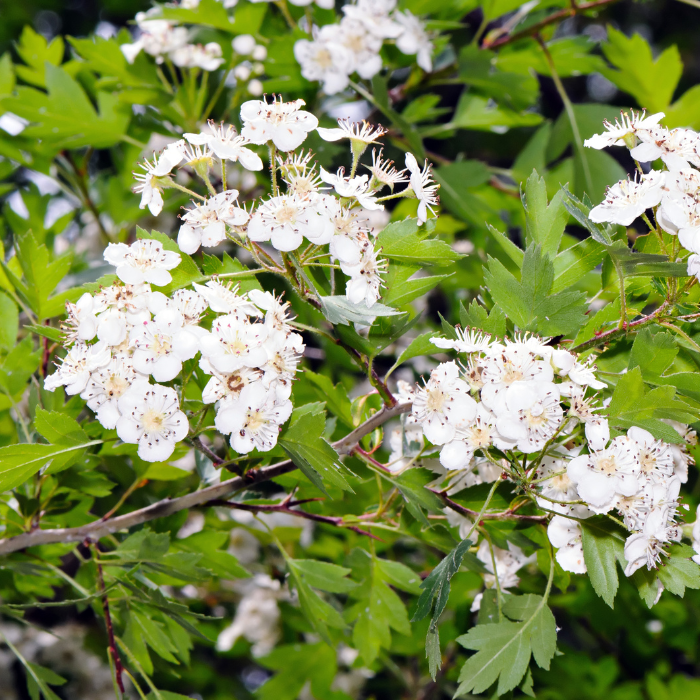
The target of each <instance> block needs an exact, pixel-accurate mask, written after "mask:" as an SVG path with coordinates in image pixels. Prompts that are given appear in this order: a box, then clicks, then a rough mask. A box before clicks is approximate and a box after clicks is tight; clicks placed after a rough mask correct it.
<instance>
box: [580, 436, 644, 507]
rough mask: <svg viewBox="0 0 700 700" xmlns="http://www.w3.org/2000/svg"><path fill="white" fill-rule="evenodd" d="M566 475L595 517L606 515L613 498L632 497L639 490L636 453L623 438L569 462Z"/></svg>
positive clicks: (632, 446) (634, 448) (632, 444)
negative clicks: (598, 514) (597, 514)
mask: <svg viewBox="0 0 700 700" xmlns="http://www.w3.org/2000/svg"><path fill="white" fill-rule="evenodd" d="M567 473H568V474H569V478H570V479H571V480H572V481H573V482H574V483H575V484H576V487H577V489H578V492H579V495H580V496H581V498H582V499H583V500H584V501H586V503H588V504H589V506H590V508H591V510H593V511H594V512H596V513H607V512H608V511H609V510H610V509H611V508H612V507H613V505H614V501H615V496H616V495H620V496H634V495H635V494H636V493H637V491H639V488H640V484H639V479H638V476H639V473H640V467H639V459H638V454H637V449H636V446H635V444H634V443H633V442H632V441H631V440H629V439H628V438H626V437H616V438H615V439H614V440H613V441H612V442H611V443H610V446H609V447H607V448H606V449H604V450H600V451H598V452H591V454H588V455H581V456H580V457H576V458H574V459H572V460H571V462H569V465H568V467H567Z"/></svg>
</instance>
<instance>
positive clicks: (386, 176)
mask: <svg viewBox="0 0 700 700" xmlns="http://www.w3.org/2000/svg"><path fill="white" fill-rule="evenodd" d="M383 153H384V151H382V150H380V151H379V155H377V149H376V148H373V149H372V165H365V167H366V168H367V169H368V170H369V171H370V172H371V173H372V177H373V179H374V180H375V181H376V182H378V183H381V184H382V185H386V186H388V187H390V188H391V190H392V191H393V189H394V186H395V185H397V184H398V183H399V182H408V178H407V177H406V171H405V170H397V169H396V168H395V167H394V161H393V160H382V155H383Z"/></svg>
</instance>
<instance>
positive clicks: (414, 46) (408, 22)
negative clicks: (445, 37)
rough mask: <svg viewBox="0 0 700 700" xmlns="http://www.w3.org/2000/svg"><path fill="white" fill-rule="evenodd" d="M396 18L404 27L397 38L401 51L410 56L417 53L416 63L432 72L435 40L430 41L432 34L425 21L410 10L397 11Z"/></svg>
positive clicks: (397, 44) (427, 71)
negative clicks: (428, 30) (426, 27)
mask: <svg viewBox="0 0 700 700" xmlns="http://www.w3.org/2000/svg"><path fill="white" fill-rule="evenodd" d="M394 20H395V21H396V22H398V24H399V25H401V26H402V27H403V32H401V34H400V35H399V37H398V39H397V40H396V46H397V47H398V49H399V51H401V52H402V53H405V54H408V55H409V56H412V55H417V56H416V63H417V64H418V65H419V66H420V67H421V68H422V69H423V70H424V71H426V73H430V71H432V70H433V60H432V54H433V42H432V41H430V35H429V34H428V32H427V31H426V30H425V26H424V24H423V22H421V21H420V20H419V19H418V17H416V16H415V15H413V14H411V12H409V11H408V10H406V11H404V12H396V13H395V14H394Z"/></svg>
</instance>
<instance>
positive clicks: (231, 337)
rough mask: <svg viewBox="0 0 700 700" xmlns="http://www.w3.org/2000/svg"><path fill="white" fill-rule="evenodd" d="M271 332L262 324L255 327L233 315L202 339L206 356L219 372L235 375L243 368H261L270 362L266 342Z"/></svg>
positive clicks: (201, 345)
mask: <svg viewBox="0 0 700 700" xmlns="http://www.w3.org/2000/svg"><path fill="white" fill-rule="evenodd" d="M267 335H268V331H267V328H265V326H264V325H263V324H262V323H254V324H251V323H249V322H248V320H247V318H239V317H238V316H235V315H233V314H228V315H226V316H219V317H218V318H217V319H216V320H215V321H214V322H213V323H212V326H211V332H209V333H208V334H207V335H205V336H203V337H202V338H201V339H200V349H201V351H202V356H203V357H206V358H207V359H208V360H209V362H210V363H211V364H212V366H213V367H214V368H215V369H216V370H217V371H219V372H222V373H231V372H235V371H236V370H239V369H240V368H241V367H260V366H261V365H263V364H264V363H265V362H266V361H267V351H266V350H265V347H264V342H265V340H267Z"/></svg>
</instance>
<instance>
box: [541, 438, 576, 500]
mask: <svg viewBox="0 0 700 700" xmlns="http://www.w3.org/2000/svg"><path fill="white" fill-rule="evenodd" d="M573 456H575V451H574V452H573V453H571V452H569V451H568V450H565V449H563V450H562V451H561V454H558V455H556V456H553V455H545V456H544V457H543V458H542V461H541V462H540V464H539V466H538V468H537V480H538V482H539V483H540V489H539V495H538V496H537V497H536V500H537V503H538V505H540V506H541V507H542V508H547V509H548V510H553V511H555V512H557V513H570V512H572V510H573V509H574V508H575V506H574V505H572V504H567V503H565V502H566V501H577V500H579V495H578V491H577V490H576V484H574V482H573V481H572V480H571V478H570V477H569V474H568V473H567V470H566V467H567V463H568V459H569V458H571V457H573ZM553 501H557V502H553Z"/></svg>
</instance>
